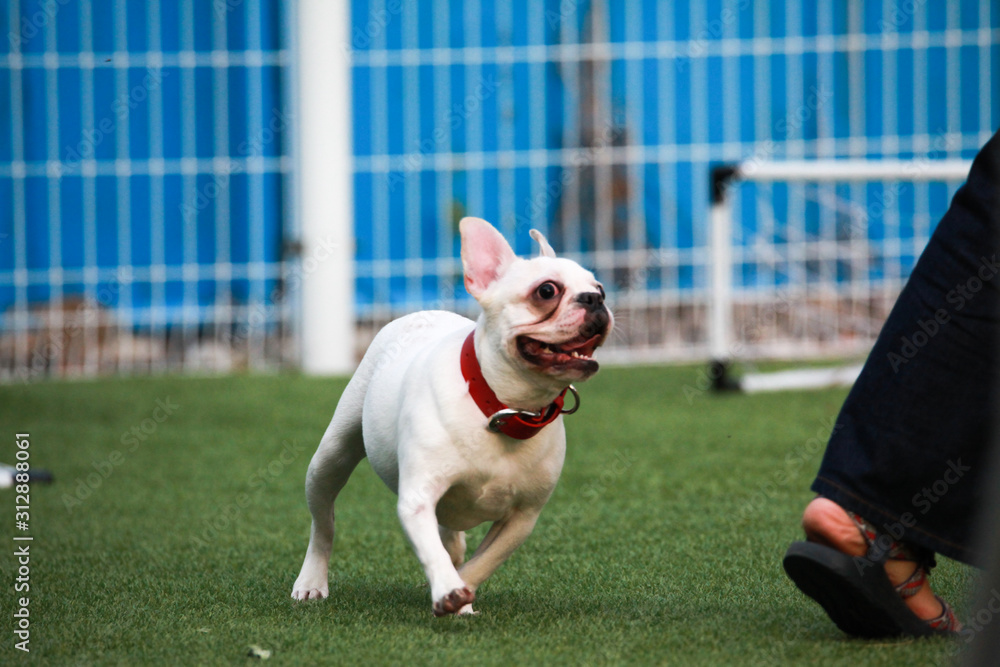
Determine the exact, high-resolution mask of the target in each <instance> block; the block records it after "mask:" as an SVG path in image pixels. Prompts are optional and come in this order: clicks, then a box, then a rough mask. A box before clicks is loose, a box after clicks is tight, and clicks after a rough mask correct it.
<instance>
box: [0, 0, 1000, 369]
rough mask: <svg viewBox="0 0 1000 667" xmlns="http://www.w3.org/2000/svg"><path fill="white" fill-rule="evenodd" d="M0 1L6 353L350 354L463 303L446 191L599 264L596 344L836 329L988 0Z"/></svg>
mask: <svg viewBox="0 0 1000 667" xmlns="http://www.w3.org/2000/svg"><path fill="white" fill-rule="evenodd" d="M0 7H3V9H2V11H0V35H2V36H3V39H0V313H2V315H0V378H2V379H3V380H5V381H9V382H27V381H32V380H38V379H42V378H48V377H78V376H93V375H99V374H116V373H122V374H146V373H162V372H193V373H206V372H207V373H219V372H235V371H241V370H244V369H251V370H278V369H286V368H291V369H296V368H303V369H305V370H306V371H309V372H317V373H340V372H349V371H350V370H351V368H352V366H353V364H354V363H356V361H357V359H358V358H359V357H360V354H362V353H363V351H364V349H365V347H366V345H367V344H368V342H369V341H370V340H371V337H372V336H373V335H374V333H375V332H376V331H377V330H378V328H379V327H381V326H382V325H383V324H384V323H385V322H387V321H388V320H390V319H392V318H394V317H397V316H399V315H402V314H404V313H407V312H412V311H414V310H420V309H426V308H445V309H450V310H457V311H459V312H463V313H466V314H469V315H474V314H475V313H476V312H477V306H476V304H475V303H474V302H473V301H472V300H471V299H470V298H469V297H468V295H467V294H466V293H465V290H464V287H463V283H462V279H461V263H460V260H459V259H458V252H459V240H458V235H457V222H458V220H459V219H460V218H461V217H463V216H465V215H474V216H478V217H483V218H485V219H487V220H489V221H491V222H493V223H494V224H496V225H497V227H498V228H500V230H501V231H502V232H503V233H504V235H505V236H507V238H508V239H509V240H511V241H512V243H513V245H514V247H515V249H516V250H517V251H518V252H519V253H521V254H528V253H531V252H533V251H534V248H533V247H532V244H531V242H530V239H529V237H528V230H529V229H530V228H532V227H535V228H538V229H540V230H542V231H543V232H544V233H546V234H547V235H548V237H549V239H550V241H551V242H552V244H553V246H554V247H555V248H556V249H557V251H559V252H560V253H561V254H565V255H567V256H570V257H573V258H575V259H577V260H579V261H580V262H581V263H583V264H584V265H586V266H588V267H589V268H592V269H593V270H594V271H595V272H596V273H597V275H598V277H599V279H600V280H602V281H603V283H604V284H605V286H606V288H607V289H608V292H609V299H610V302H611V305H612V308H613V309H614V310H615V312H616V314H617V316H618V322H619V326H618V328H617V333H616V337H615V339H614V340H613V341H612V342H611V343H610V345H609V348H608V349H607V350H606V351H605V355H604V358H605V359H608V360H612V361H615V362H619V363H638V362H648V361H697V360H704V359H708V358H709V357H710V356H719V351H720V350H722V351H723V352H724V353H725V356H728V357H740V358H747V359H753V358H760V357H797V358H817V357H834V356H836V357H843V356H851V355H858V354H864V353H865V352H866V351H867V349H868V347H869V346H870V345H871V342H872V341H873V339H874V336H875V335H876V334H877V332H878V329H879V327H880V326H881V322H882V320H883V319H884V317H885V316H886V315H887V313H888V309H889V307H891V304H892V302H893V299H894V297H895V295H896V293H897V292H898V290H899V289H900V288H901V286H902V284H903V282H904V281H905V279H906V277H907V275H908V274H909V271H910V269H911V267H912V265H913V263H914V261H915V259H916V257H917V256H918V255H919V253H920V251H921V249H922V248H923V246H924V244H925V243H926V240H927V238H928V236H929V234H930V232H931V231H932V230H933V227H934V225H935V224H936V221H937V219H938V217H939V216H940V215H941V214H942V213H943V211H944V210H945V209H946V208H947V205H948V202H949V201H950V198H951V196H952V195H953V194H954V192H955V190H956V189H957V187H958V186H960V185H961V183H962V181H963V180H964V175H963V174H964V172H963V171H962V168H963V165H964V167H965V168H967V161H968V160H969V159H970V158H971V157H972V156H974V155H975V153H976V151H977V149H978V148H979V147H980V146H981V145H982V144H983V143H985V142H986V140H987V139H988V138H989V137H990V136H991V134H992V133H993V131H994V130H995V129H996V128H998V127H1000V6H998V5H997V3H996V1H995V0H955V1H952V2H947V3H944V2H925V1H921V0H902V1H900V0H885V1H882V2H856V1H852V2H834V1H833V0H818V1H814V2H789V3H779V2H749V1H747V0H731V1H730V0H715V1H708V2H688V1H684V0H681V1H679V2H671V3H668V2H654V1H651V0H629V1H626V2H610V1H606V0H605V1H601V0H593V1H588V0H559V1H556V0H518V1H513V2H494V1H492V0H481V1H468V2H460V1H457V0H426V1H420V2H417V1H415V0H371V1H366V0H352V1H351V2H320V0H299V1H298V2H278V1H277V0H212V1H211V2H209V1H207V0H206V1H204V2H201V1H199V2H195V1H194V0H181V1H179V2H162V1H160V0H148V1H147V0H144V1H141V2H140V1H138V0H38V1H27V0H24V1H22V0H7V1H6V2H4V3H2V4H0ZM799 161H808V162H809V163H810V164H812V165H814V166H815V165H818V171H816V172H815V173H814V172H813V171H812V170H811V168H810V170H808V173H809V174H813V176H806V177H798V176H797V177H794V178H793V177H790V176H785V177H776V178H768V179H766V180H761V179H759V178H754V174H755V173H756V174H758V175H759V174H760V173H761V171H766V169H763V167H762V165H770V164H772V163H773V164H777V165H785V166H786V169H785V171H786V172H787V171H789V170H788V169H787V167H788V166H789V164H791V166H792V171H801V173H802V174H805V173H806V171H807V170H804V169H803V170H797V169H795V165H799V164H800V162H799ZM873 164H881V165H886V166H887V167H888V168H887V170H886V171H885V173H883V174H881V175H878V174H876V175H874V176H865V177H858V176H857V174H858V173H861V171H864V170H866V169H871V165H873ZM939 164H948V165H951V169H950V170H948V169H946V170H943V171H941V170H938V169H937V167H936V165H939ZM740 165H743V167H742V168H741V167H740ZM824 169H827V170H828V171H829V173H827V175H825V176H824V175H822V174H823V173H825V172H823V170H824ZM855 169H858V170H861V171H858V172H854V171H852V170H855ZM730 171H732V172H734V174H735V175H736V177H735V178H733V179H732V180H731V181H730V183H729V185H728V187H726V188H725V191H724V192H723V193H716V194H717V195H720V194H721V195H722V196H717V197H716V204H718V203H719V201H720V200H724V202H725V206H724V207H720V208H719V209H718V210H716V211H715V213H717V214H719V215H724V216H726V218H727V219H728V223H727V224H726V225H723V226H721V227H720V226H716V227H715V229H716V230H717V231H716V236H715V238H714V239H713V235H712V233H711V230H712V229H713V226H712V224H711V223H712V218H713V208H712V204H713V190H712V187H711V176H712V174H713V173H716V174H720V173H721V174H726V173H729V172H730ZM939 172H940V173H939ZM866 173H867V172H866ZM815 174H820V175H815ZM838 174H839V176H838ZM852 174H854V175H853V176H852ZM720 229H721V230H723V232H721V234H722V236H721V237H720V236H719V234H720V232H719V231H718V230H720ZM713 271H715V272H716V273H715V276H716V277H715V278H714V279H713ZM720 276H721V277H720ZM720 289H721V290H724V292H725V294H726V296H727V299H726V300H725V301H723V302H721V303H722V305H721V306H720V302H719V301H718V299H717V298H716V297H717V295H718V293H719V290H720ZM713 304H714V305H713ZM720 307H722V308H725V310H726V314H725V317H723V318H721V319H717V320H716V321H717V322H719V323H720V324H719V326H723V327H724V328H725V331H724V332H723V333H721V334H720V333H719V332H718V331H716V334H715V339H714V340H713V339H712V331H711V329H712V326H711V325H710V321H711V320H712V317H713V312H712V309H713V308H715V309H716V310H718V309H719V308H720ZM720 336H721V337H720ZM720 346H721V347H720ZM331 350H333V351H334V352H332V353H331Z"/></svg>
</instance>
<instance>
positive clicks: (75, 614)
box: [0, 367, 973, 666]
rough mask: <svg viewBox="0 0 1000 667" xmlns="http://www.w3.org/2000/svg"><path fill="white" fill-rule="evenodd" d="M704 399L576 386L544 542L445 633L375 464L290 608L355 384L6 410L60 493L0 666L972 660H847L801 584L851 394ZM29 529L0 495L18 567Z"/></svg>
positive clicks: (681, 387)
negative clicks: (318, 461)
mask: <svg viewBox="0 0 1000 667" xmlns="http://www.w3.org/2000/svg"><path fill="white" fill-rule="evenodd" d="M703 380H704V378H703V373H702V371H701V369H700V368H695V367H669V368H660V367H646V368H630V369H618V368H606V369H604V370H602V371H601V373H599V374H598V375H597V376H596V377H595V378H594V379H592V380H591V381H590V382H588V383H587V384H586V385H584V386H582V387H581V389H582V395H583V408H582V409H581V411H580V412H579V413H578V414H576V415H573V416H570V417H567V418H566V424H567V431H568V436H569V448H568V453H567V457H566V465H565V468H564V470H563V475H562V479H561V480H560V482H559V486H558V488H557V489H556V492H555V494H554V495H553V497H552V499H551V501H550V502H549V504H548V506H547V507H546V508H545V511H544V512H543V513H542V518H541V520H540V521H539V524H538V526H537V528H536V530H535V532H534V534H533V535H532V536H531V538H529V540H528V541H527V542H526V543H525V544H524V546H522V547H521V548H520V549H519V550H518V551H517V552H515V554H514V555H513V557H512V558H511V559H510V560H509V561H508V562H507V563H506V564H505V565H504V566H503V567H501V568H500V570H499V571H498V572H497V573H496V574H495V575H494V576H493V577H492V578H491V579H490V580H489V581H487V582H486V584H484V585H483V586H482V587H481V588H480V590H479V594H478V599H477V603H476V608H477V610H478V611H479V612H480V613H479V614H478V615H477V616H475V617H471V618H469V617H466V618H454V617H451V618H440V619H438V618H434V617H433V616H432V615H431V606H430V599H429V594H428V590H427V589H426V587H425V583H424V578H423V574H422V572H421V569H420V566H419V564H418V563H417V561H416V558H415V557H414V555H413V553H412V552H411V550H410V547H409V545H408V544H407V543H406V541H405V538H404V536H403V533H402V530H401V528H400V527H399V525H398V521H397V519H396V512H395V496H393V495H392V493H391V492H390V491H389V490H388V489H386V488H385V487H384V485H383V484H382V482H381V481H379V480H378V478H376V476H375V475H374V474H373V473H372V471H371V469H370V468H369V467H368V465H367V464H366V463H362V464H361V465H360V466H359V468H358V470H357V471H356V472H355V473H354V476H353V477H352V479H351V481H350V483H349V484H348V485H347V487H346V489H345V490H344V492H343V493H342V494H341V496H340V498H339V499H338V502H337V536H336V543H335V545H334V554H333V559H332V564H331V581H330V597H329V598H328V599H326V600H323V601H321V602H312V603H293V601H292V600H291V599H290V597H289V594H290V592H291V588H292V583H293V581H294V580H295V576H296V574H297V573H298V569H299V566H300V564H301V561H302V556H303V554H304V551H305V547H306V543H307V540H308V531H309V513H308V510H307V508H306V504H305V499H304V491H303V479H304V475H305V470H306V466H307V465H308V463H309V458H310V456H311V455H312V453H313V451H314V449H315V447H316V444H317V443H318V441H319V437H320V436H321V434H322V433H323V430H324V428H325V427H326V425H327V423H328V421H329V419H330V415H331V414H332V412H333V408H334V406H335V404H336V401H337V398H338V397H339V395H340V391H341V390H342V388H343V386H344V384H345V382H344V380H339V379H338V380H324V379H314V378H304V377H299V376H294V375H280V376H233V377H226V378H174V377H167V378H149V379H125V380H101V381H93V382H64V383H42V384H36V385H30V386H6V387H2V388H0V423H2V425H3V428H4V431H5V433H6V435H4V436H3V438H4V443H5V444H4V446H3V448H2V449H0V461H3V462H7V463H13V459H14V451H15V450H14V434H15V433H16V432H22V433H23V432H28V433H30V436H31V438H30V453H31V462H32V464H33V465H34V466H37V467H41V468H47V469H50V470H52V471H53V472H54V474H55V476H56V482H55V483H54V484H53V485H51V486H41V485H39V486H34V487H33V488H32V492H31V498H30V503H31V510H30V512H31V516H30V531H29V532H30V534H31V535H32V536H33V537H34V538H35V539H34V541H33V542H32V543H31V565H30V567H31V574H30V586H31V591H30V605H29V608H30V614H31V616H30V619H31V626H30V629H31V635H30V645H29V646H30V649H31V653H30V655H24V654H22V653H21V652H20V651H17V650H15V648H14V643H15V641H17V638H16V637H15V636H14V635H13V632H12V631H13V627H14V623H13V619H12V613H13V608H14V605H15V598H16V597H17V595H21V594H17V595H16V594H15V593H14V591H13V582H14V577H15V570H16V564H15V562H14V558H13V557H12V556H11V555H10V554H11V551H12V549H10V548H5V549H4V552H6V555H4V556H3V557H2V558H0V563H2V567H3V580H4V584H3V587H2V588H3V593H2V594H0V618H3V619H4V620H3V621H2V627H0V630H2V632H0V637H3V638H4V639H3V643H2V645H0V663H7V664H11V662H12V661H13V660H15V659H18V660H20V659H25V658H30V659H31V660H32V661H41V662H45V663H48V664H55V665H69V664H74V665H75V664H81V665H88V664H125V665H156V664H181V665H187V664H191V665H208V664H243V663H246V662H254V661H257V660H260V659H259V658H249V657H247V653H248V650H249V647H250V646H251V645H257V646H260V647H262V648H263V649H265V650H268V651H270V652H271V657H270V658H269V659H268V664H362V663H368V664H434V665H442V664H466V665H468V664H491V665H493V664H495V665H511V664H588V665H589V664H681V665H683V664H703V665H721V664H727V665H729V664H733V665H774V664H785V663H787V664H822V665H832V664H843V665H852V666H853V665H858V664H865V665H894V666H895V665H916V664H921V665H923V664H942V663H946V662H948V661H949V660H950V656H952V655H953V654H954V653H955V651H956V649H957V648H958V644H957V643H955V642H948V641H944V640H897V641H859V640H854V639H849V638H848V637H846V636H845V635H843V634H842V633H841V632H840V631H839V630H837V628H836V627H835V626H834V625H833V624H832V623H830V622H829V620H828V619H827V618H826V617H825V616H824V615H823V613H822V611H821V610H820V608H819V607H817V606H816V605H815V604H814V603H812V602H811V601H810V600H808V599H807V598H805V597H804V596H803V595H801V594H800V593H799V592H798V591H797V590H796V589H795V588H794V586H793V585H792V584H791V583H790V582H789V581H788V580H787V579H786V578H785V577H784V576H783V573H782V570H781V557H782V554H783V553H784V550H785V548H786V547H787V545H788V544H789V543H790V542H791V541H792V540H795V539H798V538H799V528H798V519H799V515H800V512H801V510H802V508H803V507H804V505H805V504H806V503H807V502H808V500H809V498H810V497H811V493H810V491H809V489H808V487H809V483H810V481H811V479H812V474H813V473H814V472H815V470H816V468H817V467H818V465H819V462H820V458H821V456H822V449H823V444H824V442H825V436H826V435H827V434H828V433H829V431H830V428H831V424H832V419H833V418H834V417H835V416H836V413H837V410H838V408H839V407H840V403H841V402H842V400H843V397H844V395H845V392H844V391H843V390H825V391H815V392H797V393H777V394H769V395H752V396H746V395H713V394H711V393H703V392H701V391H700V387H702V386H704V381H703ZM158 401H159V402H160V403H159V405H158V403H157V402H158ZM171 405H173V406H176V407H173V408H170V406H171ZM165 406H166V408H170V412H171V414H169V415H166V410H165ZM158 407H159V411H158V410H157V409H158ZM158 417H165V418H164V419H163V420H162V421H160V422H157V421H156V418H158ZM133 427H135V428H136V431H133ZM115 451H117V452H118V454H117V455H115V454H114V452H115ZM105 475H106V476H105ZM13 505H14V493H13V491H12V490H5V491H0V514H2V515H3V520H2V521H3V523H2V524H0V525H3V531H4V533H5V534H7V535H8V537H6V538H5V542H7V544H8V545H12V544H14V543H13V542H12V541H11V540H10V534H11V533H12V532H15V531H14V507H13ZM483 528H485V527H482V528H480V529H477V530H476V531H473V533H472V534H471V535H470V547H474V545H475V544H476V543H477V541H478V538H479V537H480V536H481V535H482V534H483V532H484V530H483ZM933 581H934V583H935V588H936V590H937V592H938V593H939V594H942V595H943V596H944V597H946V598H949V599H951V600H953V601H957V602H959V604H958V607H959V609H960V611H961V610H962V609H963V608H964V605H963V604H962V600H963V598H964V595H965V592H966V590H967V589H968V588H969V587H970V585H971V583H972V581H973V573H972V572H971V571H970V570H969V569H968V568H966V567H964V566H961V565H958V564H956V563H953V562H947V561H945V562H943V563H941V565H940V566H939V568H938V569H937V570H935V572H934V576H933Z"/></svg>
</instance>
